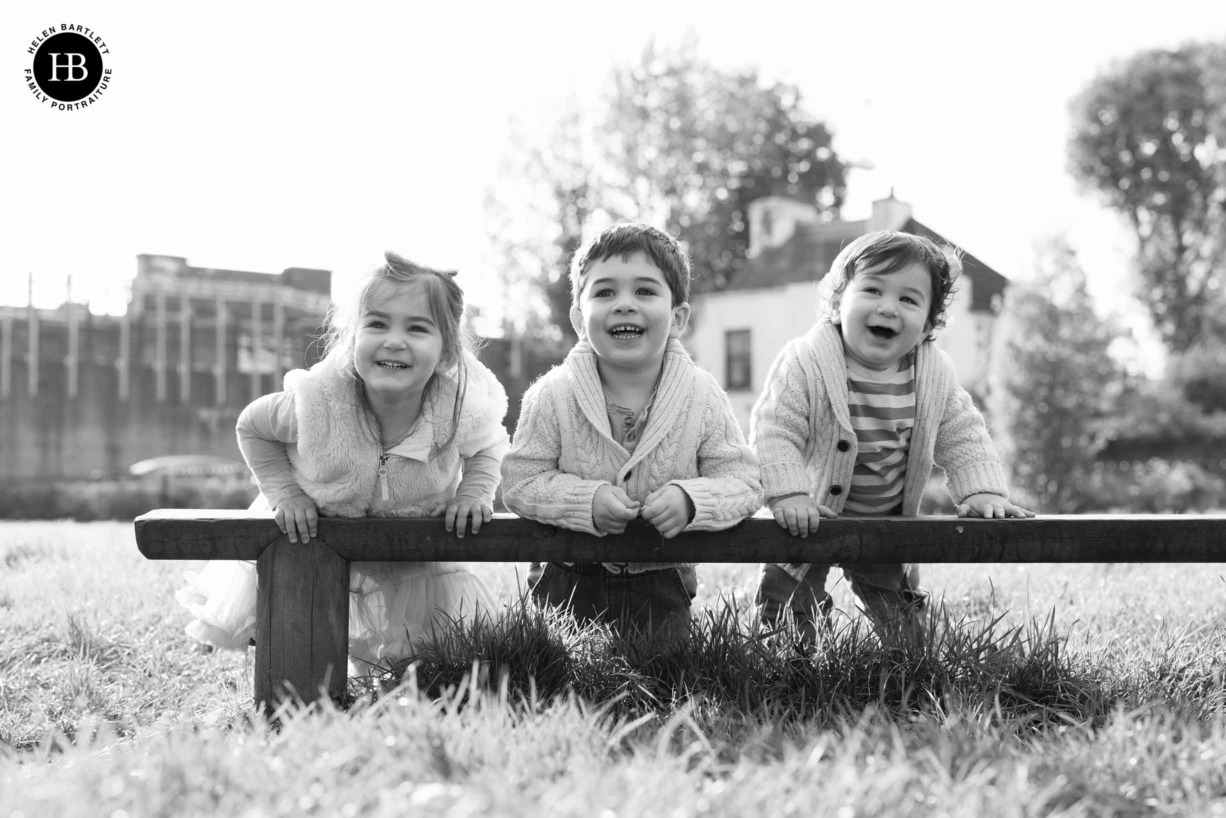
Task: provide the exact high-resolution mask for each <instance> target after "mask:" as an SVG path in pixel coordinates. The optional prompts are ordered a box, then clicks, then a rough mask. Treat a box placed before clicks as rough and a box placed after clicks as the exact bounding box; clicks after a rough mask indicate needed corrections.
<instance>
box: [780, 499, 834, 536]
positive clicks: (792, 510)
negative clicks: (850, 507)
mask: <svg viewBox="0 0 1226 818" xmlns="http://www.w3.org/2000/svg"><path fill="white" fill-rule="evenodd" d="M770 509H771V513H772V514H774V515H775V522H776V523H778V524H779V527H780V528H786V529H787V530H788V531H789V532H791V534H792V536H793V537H808V536H809V535H810V534H814V533H817V524H818V522H820V521H821V518H822V517H827V518H832V517H835V516H837V515H836V514H835V513H834V512H833V511H831V510H830V509H829V508H827V507H826V506H822V505H818V504H817V503H815V502H814V501H813V498H812V497H810V496H809V495H807V494H793V495H791V496H790V497H780V498H779V499H777V500H772V501H771V503H770Z"/></svg>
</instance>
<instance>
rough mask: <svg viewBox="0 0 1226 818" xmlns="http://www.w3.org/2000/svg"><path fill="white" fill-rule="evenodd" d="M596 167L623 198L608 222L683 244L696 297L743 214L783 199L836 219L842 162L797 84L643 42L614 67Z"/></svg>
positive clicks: (732, 259)
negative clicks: (604, 150) (601, 160)
mask: <svg viewBox="0 0 1226 818" xmlns="http://www.w3.org/2000/svg"><path fill="white" fill-rule="evenodd" d="M607 122H608V124H607V126H606V129H605V131H606V133H607V134H608V135H609V143H608V148H609V154H608V159H609V161H610V165H611V166H612V168H613V171H614V178H615V179H616V180H617V182H616V184H617V187H618V189H620V190H622V191H624V192H625V194H626V196H627V197H628V198H629V199H630V201H626V202H623V204H622V206H621V207H620V208H619V211H620V213H619V215H621V216H622V217H628V218H640V219H646V220H649V221H652V222H653V223H660V224H662V225H663V226H664V228H665V229H666V230H668V231H669V232H671V233H673V234H674V235H677V236H679V237H680V238H681V239H682V240H683V241H685V242H686V244H687V246H688V247H689V250H690V255H691V257H692V258H693V260H694V268H695V273H696V275H697V279H696V281H695V286H696V287H697V288H698V289H699V290H704V289H719V288H721V287H723V286H724V285H725V284H726V283H727V280H728V277H729V275H730V274H731V273H732V271H733V270H734V269H735V266H736V265H737V264H738V263H739V262H740V261H742V260H743V259H744V258H745V255H746V250H747V249H748V246H749V236H748V218H747V215H746V214H747V210H746V209H747V207H748V205H749V203H750V202H751V201H753V200H754V199H758V198H761V197H763V196H771V195H785V196H790V197H792V198H795V199H799V200H800V201H804V202H807V203H809V204H812V205H814V206H815V207H816V208H817V209H818V211H819V212H825V213H830V214H831V215H837V213H838V211H839V208H840V207H841V206H842V204H843V200H844V198H845V196H846V178H845V173H846V166H845V164H844V163H843V162H842V161H841V160H840V159H839V157H838V156H837V155H836V154H835V152H834V148H833V147H832V144H831V143H832V140H833V135H832V133H831V132H830V130H829V129H828V128H827V127H826V126H825V125H824V124H823V123H821V122H819V121H817V120H815V119H814V118H813V117H811V116H809V115H808V114H807V113H805V111H804V109H803V106H802V101H801V93H800V90H799V89H798V88H796V87H795V86H793V85H789V84H786V83H774V84H770V85H767V84H765V83H763V82H762V80H761V78H760V77H759V76H758V72H757V70H756V69H753V68H748V69H742V70H737V71H724V70H721V69H719V68H716V67H715V66H713V65H712V64H711V63H709V62H707V61H705V60H703V59H702V58H700V57H699V56H698V55H697V54H696V53H695V48H694V44H693V43H686V44H683V45H682V46H681V47H680V48H679V49H677V50H675V51H669V50H661V49H659V48H657V47H656V46H655V45H654V44H649V45H648V46H647V48H646V49H645V50H644V52H643V54H642V57H641V59H640V61H639V62H638V63H637V64H635V65H630V66H625V67H622V68H619V69H617V70H615V71H614V74H613V93H612V95H611V98H610V100H609V106H608V120H607Z"/></svg>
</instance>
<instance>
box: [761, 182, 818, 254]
mask: <svg viewBox="0 0 1226 818" xmlns="http://www.w3.org/2000/svg"><path fill="white" fill-rule="evenodd" d="M746 210H748V211H749V250H748V252H747V255H748V256H749V258H753V257H754V256H756V255H758V253H761V252H762V251H763V250H765V249H766V248H768V247H779V246H781V245H783V244H786V243H787V241H788V239H790V238H792V236H793V235H794V234H795V233H796V227H797V225H801V224H817V223H818V222H819V217H818V214H817V208H816V207H815V206H813V205H811V204H808V203H806V202H802V201H799V200H798V199H791V198H788V197H787V196H764V197H762V198H761V199H754V200H753V201H752V202H750V203H749V207H747V208H746Z"/></svg>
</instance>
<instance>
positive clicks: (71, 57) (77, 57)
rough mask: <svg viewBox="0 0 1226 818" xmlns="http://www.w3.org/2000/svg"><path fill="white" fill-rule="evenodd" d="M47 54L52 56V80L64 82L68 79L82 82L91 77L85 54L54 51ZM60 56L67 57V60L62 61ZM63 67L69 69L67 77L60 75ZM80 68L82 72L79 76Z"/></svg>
mask: <svg viewBox="0 0 1226 818" xmlns="http://www.w3.org/2000/svg"><path fill="white" fill-rule="evenodd" d="M47 56H49V57H50V58H51V77H50V80H51V82H63V81H64V80H68V81H69V82H80V81H82V80H84V79H86V78H88V77H89V69H88V68H86V67H85V55H84V54H73V53H68V54H61V53H54V54H48V55H47ZM60 57H66V58H67V60H66V61H65V62H63V63H61V62H60ZM61 68H63V69H65V70H66V71H67V73H68V76H67V77H61V76H60V69H61ZM78 70H80V72H81V75H80V76H77V71H78Z"/></svg>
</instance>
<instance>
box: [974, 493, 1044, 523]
mask: <svg viewBox="0 0 1226 818" xmlns="http://www.w3.org/2000/svg"><path fill="white" fill-rule="evenodd" d="M958 516H959V517H985V518H987V519H989V520H990V519H992V518H993V517H996V518H999V519H1001V520H1003V519H1004V518H1006V517H1033V516H1034V512H1033V511H1027V510H1026V509H1024V508H1022V507H1021V506H1016V505H1014V504H1013V503H1010V502H1009V501H1008V500H1006V499H1005V498H1004V497H1001V496H1000V495H999V494H988V493H986V492H981V493H979V494H972V495H971V496H970V497H967V498H966V499H964V500H963V501H962V502H961V503H959V504H958Z"/></svg>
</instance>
